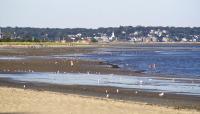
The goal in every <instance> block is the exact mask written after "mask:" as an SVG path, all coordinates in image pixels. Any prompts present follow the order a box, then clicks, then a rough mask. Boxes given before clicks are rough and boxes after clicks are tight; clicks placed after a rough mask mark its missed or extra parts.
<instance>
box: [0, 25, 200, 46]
mask: <svg viewBox="0 0 200 114" xmlns="http://www.w3.org/2000/svg"><path fill="white" fill-rule="evenodd" d="M152 30H155V31H157V30H159V31H163V30H164V31H167V34H168V37H170V38H187V39H192V38H193V37H194V35H200V27H193V28H190V27H143V26H137V27H132V26H120V27H109V28H98V29H86V28H66V29H59V28H30V27H26V28H21V27H15V28H12V27H1V31H2V37H3V39H1V41H18V40H19V41H35V42H37V41H38V42H39V41H47V40H48V41H54V40H58V39H63V38H65V39H68V38H69V35H76V34H81V37H101V36H102V35H107V36H111V34H112V32H113V31H114V32H115V36H116V37H118V38H119V39H123V40H128V39H129V38H130V34H133V33H134V32H139V35H138V36H139V37H148V35H149V33H150V31H152Z"/></svg>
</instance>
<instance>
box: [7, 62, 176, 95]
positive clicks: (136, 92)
mask: <svg viewBox="0 0 200 114" xmlns="http://www.w3.org/2000/svg"><path fill="white" fill-rule="evenodd" d="M23 64H24V63H23ZM55 64H58V62H57V61H55ZM70 66H71V67H73V66H74V62H73V60H70ZM155 67H156V65H155V64H152V65H150V66H149V68H155ZM3 71H4V72H9V71H10V70H9V69H4V70H3ZM14 71H15V72H34V71H33V70H30V69H29V70H14ZM56 73H57V74H58V73H60V71H59V70H58V71H57V72H56ZM87 74H88V75H89V74H90V72H89V71H88V72H87ZM99 74H100V73H99ZM121 80H122V78H121V77H120V81H121ZM151 80H152V79H149V81H151ZM172 81H175V79H173V80H172ZM97 83H98V85H99V84H100V79H98V81H97ZM139 84H140V85H142V84H143V81H142V80H140V81H139ZM23 88H24V90H25V89H26V85H25V84H24V85H23ZM105 93H106V98H109V97H110V94H109V93H108V90H106V91H105ZM116 93H117V94H118V93H119V89H116ZM135 94H138V91H135ZM164 94H165V93H164V92H161V93H159V94H158V96H159V97H163V96H164Z"/></svg>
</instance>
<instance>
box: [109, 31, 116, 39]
mask: <svg viewBox="0 0 200 114" xmlns="http://www.w3.org/2000/svg"><path fill="white" fill-rule="evenodd" d="M114 39H115V33H114V32H112V35H111V37H110V38H109V40H110V41H112V40H114Z"/></svg>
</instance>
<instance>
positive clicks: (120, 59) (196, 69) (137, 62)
mask: <svg viewBox="0 0 200 114" xmlns="http://www.w3.org/2000/svg"><path fill="white" fill-rule="evenodd" d="M71 57H79V58H82V59H93V60H101V61H106V62H109V63H112V64H117V65H119V66H120V67H121V68H124V69H129V70H133V71H138V70H139V71H144V72H145V73H147V74H161V75H163V76H164V75H168V76H169V75H170V76H174V77H190V78H200V47H199V46H192V47H191V46H190V47H178V46H177V47H132V48H100V49H98V50H96V51H95V52H94V53H92V54H87V55H72V56H71Z"/></svg>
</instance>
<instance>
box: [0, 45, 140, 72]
mask: <svg viewBox="0 0 200 114" xmlns="http://www.w3.org/2000/svg"><path fill="white" fill-rule="evenodd" d="M95 48H96V47H92V48H91V47H65V48H62V47H61V48H0V55H1V56H9V57H22V58H23V57H25V59H17V60H15V59H13V60H12V59H0V72H1V73H5V72H13V73H14V72H60V73H64V72H69V73H93V74H99V73H100V74H122V75H142V73H141V72H140V71H137V72H133V71H128V70H122V69H120V68H119V67H118V66H117V65H112V64H109V63H105V62H101V61H87V60H79V59H78V58H74V59H71V60H68V59H64V58H61V59H60V58H48V56H51V55H60V54H76V53H77V54H84V53H91V52H92V51H94V50H95ZM27 56H29V57H32V56H33V58H26V57H27ZM34 57H35V58H34ZM37 57H39V58H37ZM71 61H73V66H71Z"/></svg>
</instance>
